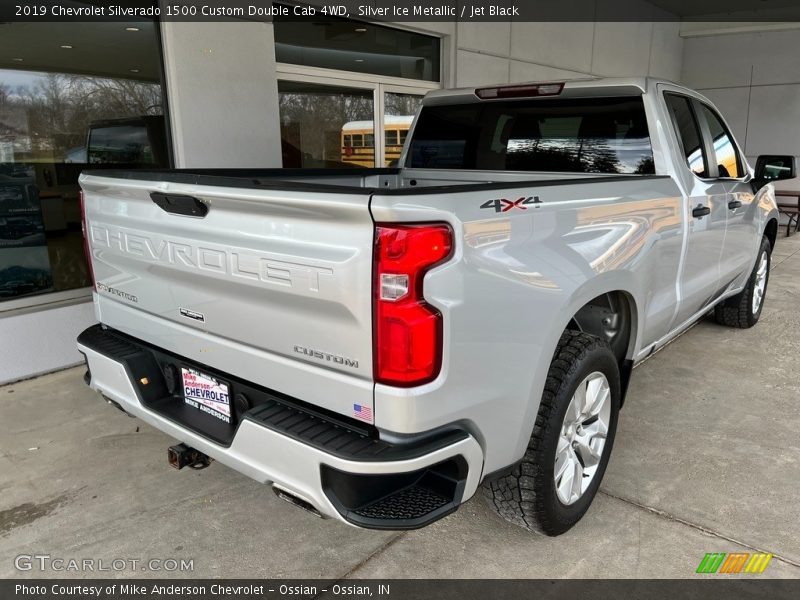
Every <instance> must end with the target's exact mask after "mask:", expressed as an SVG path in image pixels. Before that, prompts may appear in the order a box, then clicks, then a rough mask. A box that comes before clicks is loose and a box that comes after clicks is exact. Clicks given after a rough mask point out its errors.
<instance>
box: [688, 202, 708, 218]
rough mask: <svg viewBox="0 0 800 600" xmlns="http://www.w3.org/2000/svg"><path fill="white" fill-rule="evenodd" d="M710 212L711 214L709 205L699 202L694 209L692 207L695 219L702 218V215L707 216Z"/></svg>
mask: <svg viewBox="0 0 800 600" xmlns="http://www.w3.org/2000/svg"><path fill="white" fill-rule="evenodd" d="M710 214H711V209H710V208H709V207H708V206H702V205H700V204H698V205H697V206H696V207H694V209H692V216H693V217H694V218H695V219H701V218H702V217H705V216H706V215H710Z"/></svg>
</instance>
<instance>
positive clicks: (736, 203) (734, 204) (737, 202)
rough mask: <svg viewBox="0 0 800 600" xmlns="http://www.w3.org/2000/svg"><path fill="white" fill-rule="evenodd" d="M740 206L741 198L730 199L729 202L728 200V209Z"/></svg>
mask: <svg viewBox="0 0 800 600" xmlns="http://www.w3.org/2000/svg"><path fill="white" fill-rule="evenodd" d="M741 206H742V201H741V200H731V201H730V202H728V208H729V209H730V210H734V209H737V208H741Z"/></svg>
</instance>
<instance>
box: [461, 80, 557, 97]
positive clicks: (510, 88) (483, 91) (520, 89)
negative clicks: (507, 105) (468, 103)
mask: <svg viewBox="0 0 800 600" xmlns="http://www.w3.org/2000/svg"><path fill="white" fill-rule="evenodd" d="M563 91H564V84H563V83H534V84H530V83H526V84H522V85H502V86H497V87H489V88H478V89H477V90H475V95H476V96H477V97H478V98H480V99H481V100H493V99H495V98H538V97H540V96H558V95H559V94H560V93H561V92H563Z"/></svg>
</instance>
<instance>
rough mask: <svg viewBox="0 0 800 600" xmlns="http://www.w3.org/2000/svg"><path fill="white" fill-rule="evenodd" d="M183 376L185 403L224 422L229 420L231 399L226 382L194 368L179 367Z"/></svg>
mask: <svg viewBox="0 0 800 600" xmlns="http://www.w3.org/2000/svg"><path fill="white" fill-rule="evenodd" d="M181 375H182V377H183V399H184V402H186V404H188V405H189V406H193V407H194V408H196V409H198V410H200V411H202V412H204V413H206V414H209V415H211V416H212V417H216V418H217V419H219V420H220V421H224V422H225V423H230V422H231V400H230V396H229V394H228V384H226V383H222V382H221V381H219V380H218V379H217V378H215V377H212V376H211V375H207V374H206V373H201V372H200V371H196V370H194V369H187V368H185V367H182V368H181Z"/></svg>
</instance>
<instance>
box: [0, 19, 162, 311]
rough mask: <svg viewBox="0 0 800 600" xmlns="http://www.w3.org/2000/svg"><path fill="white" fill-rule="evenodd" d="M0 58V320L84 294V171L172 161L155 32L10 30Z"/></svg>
mask: <svg viewBox="0 0 800 600" xmlns="http://www.w3.org/2000/svg"><path fill="white" fill-rule="evenodd" d="M134 25H135V26H134ZM110 47H113V48H114V51H113V52H109V51H108V48H110ZM0 50H2V51H0V310H1V309H2V304H1V303H2V302H3V301H6V300H9V299H16V298H20V297H25V296H32V295H35V294H42V293H46V292H51V291H65V290H72V289H78V288H84V287H87V286H89V285H90V279H89V272H88V268H87V265H86V261H85V258H84V252H83V239H82V235H81V217H80V206H79V201H78V191H79V188H78V176H79V175H80V173H81V171H83V170H84V169H85V168H87V166H90V167H91V168H107V167H115V168H118V167H123V168H137V167H168V166H169V165H170V161H169V157H168V150H167V136H166V124H165V121H164V110H163V97H162V86H161V68H160V64H161V55H160V48H159V43H158V37H157V34H156V29H155V25H154V23H152V22H138V21H137V22H136V23H135V24H132V23H119V22H117V23H99V22H98V23H20V24H16V23H12V24H7V25H5V27H4V30H3V37H2V40H0Z"/></svg>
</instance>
